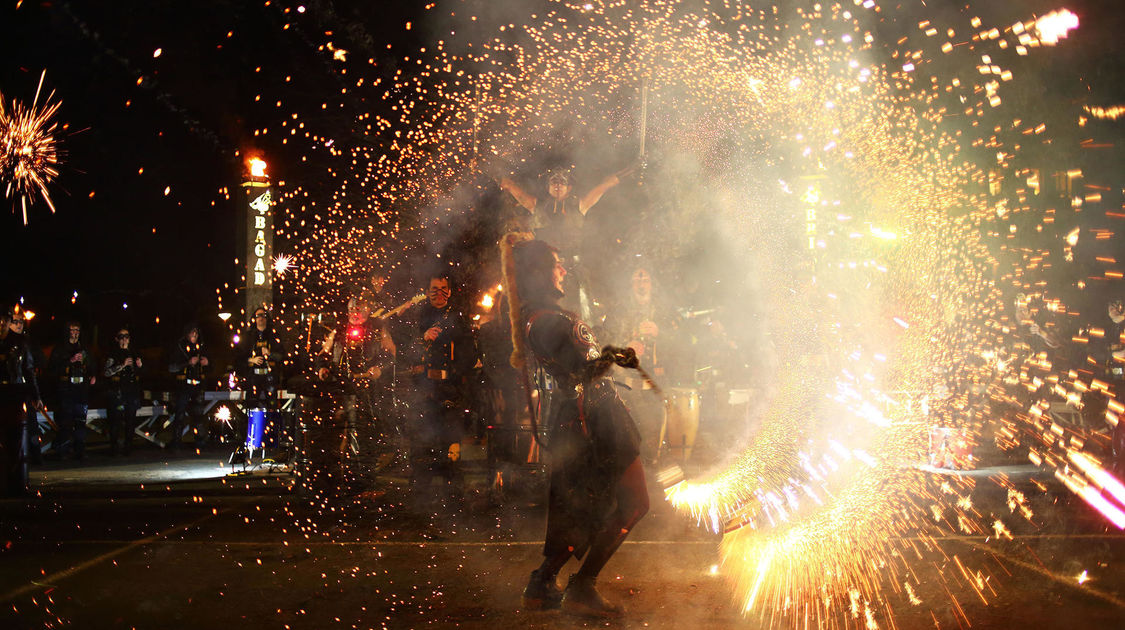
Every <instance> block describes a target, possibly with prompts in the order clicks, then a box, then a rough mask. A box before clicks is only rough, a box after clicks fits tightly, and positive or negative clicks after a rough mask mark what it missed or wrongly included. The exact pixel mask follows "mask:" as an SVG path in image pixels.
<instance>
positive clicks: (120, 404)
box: [102, 326, 144, 455]
mask: <svg viewBox="0 0 1125 630" xmlns="http://www.w3.org/2000/svg"><path fill="white" fill-rule="evenodd" d="M114 340H115V341H116V342H117V347H116V348H114V349H112V350H110V351H109V355H108V356H107V357H106V360H105V370H104V371H103V374H102V375H103V376H104V377H105V378H106V379H107V380H108V381H109V391H108V394H109V408H108V409H107V410H106V416H107V421H108V423H109V452H110V455H117V454H118V453H121V454H124V455H128V454H129V451H130V450H131V448H132V444H133V430H134V429H135V428H136V422H137V409H139V408H140V406H141V386H140V379H139V376H140V372H141V368H142V367H143V365H144V360H143V359H142V358H141V355H140V353H139V352H137V351H136V350H134V349H133V348H132V347H131V342H132V337H131V335H130V334H129V328H128V327H126V326H122V327H121V328H119V329H118V330H117V335H116V336H115V337H114ZM122 442H123V443H122Z"/></svg>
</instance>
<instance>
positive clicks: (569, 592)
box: [562, 573, 625, 619]
mask: <svg viewBox="0 0 1125 630" xmlns="http://www.w3.org/2000/svg"><path fill="white" fill-rule="evenodd" d="M594 580H595V578H592V577H586V576H584V575H579V574H578V573H575V574H574V575H572V576H570V581H569V582H567V585H566V592H565V593H563V599H562V609H563V612H566V613H570V614H572V615H581V616H583V617H600V618H602V619H617V618H619V617H621V616H623V615H624V614H625V611H624V610H623V609H622V608H621V607H620V606H616V605H614V604H611V603H609V602H607V601H606V600H605V598H603V597H602V596H601V593H598V589H596V588H594Z"/></svg>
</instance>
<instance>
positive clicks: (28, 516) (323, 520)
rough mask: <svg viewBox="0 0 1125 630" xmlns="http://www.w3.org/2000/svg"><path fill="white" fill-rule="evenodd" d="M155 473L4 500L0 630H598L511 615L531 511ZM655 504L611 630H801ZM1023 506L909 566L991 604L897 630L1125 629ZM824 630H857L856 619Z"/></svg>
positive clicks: (926, 591)
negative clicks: (980, 567)
mask: <svg viewBox="0 0 1125 630" xmlns="http://www.w3.org/2000/svg"><path fill="white" fill-rule="evenodd" d="M164 459H165V457H164V454H162V453H159V452H157V451H155V450H151V449H150V450H147V451H142V452H141V453H140V454H139V455H137V456H136V458H135V461H132V462H130V463H128V464H122V463H121V460H115V459H110V458H107V457H100V456H98V455H97V454H96V453H95V454H92V455H91V457H90V458H89V459H88V460H87V461H86V462H84V463H83V464H81V465H80V466H76V465H73V464H71V463H54V464H51V465H50V466H48V467H47V468H44V469H40V470H39V471H37V472H36V475H35V483H36V487H37V489H38V492H39V496H37V497H35V498H33V499H30V500H3V501H0V548H2V550H0V606H2V608H0V628H41V627H72V628H143V629H149V628H153V629H176V628H185V629H186V628H192V629H196V628H203V627H217V628H225V627H239V628H279V629H281V628H314V629H321V628H371V627H375V628H377V627H392V628H444V627H466V628H488V629H489V630H495V629H496V628H501V627H503V628H548V627H550V628H554V627H561V628H569V627H586V626H594V625H607V624H598V623H596V622H592V621H586V620H580V619H573V618H570V617H567V616H564V615H561V614H559V613H557V612H534V613H531V612H526V611H523V610H521V609H520V601H519V594H520V591H521V589H522V587H523V583H524V580H525V579H526V575H527V572H528V571H529V570H530V569H532V568H534V566H535V565H536V563H537V561H538V558H539V543H540V536H541V532H542V527H543V516H544V515H543V512H542V509H541V508H539V507H536V506H534V505H529V504H528V502H527V501H518V500H514V501H512V502H510V503H507V504H505V505H503V506H501V507H492V506H490V505H489V503H488V501H486V500H485V497H484V496H483V495H480V494H474V493H470V495H469V496H468V498H467V500H466V501H465V503H464V505H463V506H462V508H461V509H460V510H457V511H439V513H438V514H429V515H424V514H421V515H420V514H416V513H414V511H412V510H409V509H406V508H405V507H404V506H403V505H402V502H403V499H404V494H405V493H404V491H403V487H402V484H401V482H402V480H401V479H400V478H396V477H394V476H387V477H383V478H380V480H379V484H378V486H377V488H376V491H374V492H369V493H367V494H365V495H363V496H361V497H360V498H359V499H357V500H355V501H354V502H353V503H351V504H349V506H348V507H343V506H337V507H335V508H334V509H326V508H320V509H316V510H314V509H311V508H307V507H305V506H306V502H305V501H304V500H302V499H301V497H299V496H297V494H295V493H294V492H293V491H292V489H291V478H290V477H288V476H287V475H276V474H275V475H263V474H252V475H245V476H230V477H223V476H220V475H223V474H224V473H226V472H228V471H229V468H227V467H225V465H224V461H223V457H222V456H221V455H210V456H207V455H203V456H201V455H195V454H190V453H184V454H176V455H174V456H173V457H172V459H171V460H170V461H164ZM1005 472H1007V473H1009V474H1015V475H1016V477H1017V478H1019V479H1022V480H1023V482H1024V483H1026V480H1027V478H1028V477H1029V476H1030V475H1029V474H1028V471H1027V470H1023V471H1022V472H1021V470H1020V469H1011V468H1009V469H1005ZM979 474H980V473H978V475H979ZM978 487H979V488H980V489H979V490H978V495H979V496H977V497H975V498H974V502H975V503H976V504H977V505H978V506H987V505H988V504H989V502H993V503H996V504H999V503H1002V502H1003V500H1004V494H1003V492H1001V491H999V490H998V489H995V485H994V484H991V483H988V482H986V481H984V480H983V479H982V480H980V482H979V483H978ZM658 499H659V497H656V496H654V503H653V505H654V509H653V511H652V512H651V513H650V515H649V516H647V517H646V518H645V520H644V521H643V522H642V523H641V525H640V526H639V527H638V528H637V530H636V531H635V533H634V535H633V536H632V538H631V539H630V541H629V542H627V543H626V544H625V546H624V547H623V548H622V549H621V551H620V552H619V554H618V555H617V556H616V557H615V558H614V560H613V561H612V562H611V564H610V565H609V567H608V568H607V570H606V572H605V574H604V577H603V579H602V584H603V587H602V588H603V590H604V591H605V593H606V594H607V595H608V596H609V597H611V598H612V599H617V600H620V601H622V602H623V603H624V604H625V605H626V606H627V608H628V610H629V615H628V617H627V618H626V619H625V620H624V621H620V622H615V623H612V624H608V625H612V626H620V627H627V628H643V627H653V628H696V627H700V628H757V627H769V626H770V624H771V621H772V624H773V625H774V626H776V627H782V628H785V627H795V626H796V627H806V626H805V623H804V621H803V620H797V622H795V620H794V619H793V618H792V617H774V618H772V620H771V618H768V617H767V618H765V619H763V618H761V617H758V616H752V617H749V618H744V617H742V616H741V615H740V614H739V612H738V610H737V608H736V607H735V606H734V604H733V603H732V600H731V598H730V587H729V586H728V584H727V583H726V582H725V581H724V579H723V578H722V577H721V576H718V575H715V574H714V573H713V567H715V565H716V563H717V562H718V544H719V538H718V536H714V535H711V534H708V533H706V532H703V531H701V530H699V529H697V528H696V527H695V526H694V525H693V524H692V523H690V522H687V520H685V519H684V518H683V517H681V516H679V515H677V514H675V513H673V512H672V511H671V510H670V509H669V508H668V507H667V506H666V505H663V504H661V503H660V502H659V501H658ZM1036 501H1037V503H1038V504H1037V505H1036V508H1035V509H1036V515H1037V522H1038V523H1039V528H1038V530H1036V529H1035V528H1032V527H1028V528H1027V531H1015V532H1013V533H1014V534H1015V540H1012V541H1007V540H1005V541H1002V542H997V541H996V540H995V539H988V540H987V541H986V539H985V538H984V537H981V536H975V537H967V536H966V537H950V538H945V539H941V540H940V541H938V547H939V549H938V550H937V551H936V552H934V553H931V554H928V555H927V557H925V558H924V559H923V560H922V562H923V563H930V562H933V563H938V564H942V563H944V564H945V565H949V566H950V567H952V562H954V561H953V560H952V558H953V557H954V556H958V557H960V558H968V557H973V558H980V559H982V561H983V562H986V563H987V564H988V566H989V567H990V568H991V572H992V574H993V575H995V576H997V577H998V579H997V580H996V581H995V582H993V583H991V584H990V585H989V590H995V591H996V595H995V596H991V595H990V596H989V601H988V604H987V605H986V604H985V603H983V602H982V601H981V600H980V599H977V598H976V597H975V595H973V592H972V590H970V589H965V590H964V591H963V592H960V593H955V595H956V596H957V604H954V603H953V602H952V600H951V598H950V597H949V594H948V593H945V592H944V586H942V585H940V584H938V583H923V584H922V586H921V588H920V589H919V592H918V593H917V595H918V597H919V598H921V599H922V600H923V602H926V603H927V604H928V603H929V602H944V603H942V604H939V605H937V606H936V607H935V610H933V611H932V612H931V610H930V606H928V605H924V606H919V607H912V606H910V605H909V603H907V602H905V601H903V602H893V605H894V607H895V610H896V617H895V625H896V626H897V627H899V628H934V627H940V628H968V627H972V628H974V629H979V628H1009V627H1019V626H1023V627H1026V628H1072V627H1082V628H1091V629H1092V628H1122V627H1125V572H1122V571H1121V567H1122V566H1125V564H1123V563H1125V536H1123V535H1122V533H1121V532H1119V531H1117V530H1113V531H1110V529H1107V527H1106V526H1105V524H1104V522H1102V521H1100V520H1099V519H1097V518H1096V517H1095V515H1093V514H1091V513H1090V511H1089V510H1087V509H1085V508H1084V507H1083V505H1082V504H1081V503H1079V502H1077V501H1076V500H1074V499H1073V498H1071V496H1070V495H1069V494H1068V493H1067V492H1066V491H1064V490H1058V491H1056V490H1055V489H1054V488H1053V487H1050V486H1049V487H1048V492H1047V493H1046V494H1043V493H1038V498H1037V499H1036ZM980 509H987V508H986V507H981V508H980ZM314 524H315V526H314ZM570 570H572V569H570V568H568V569H564V574H566V573H568V572H569V571H570ZM950 570H951V571H952V570H953V569H952V568H951V569H950ZM1082 571H1087V576H1088V578H1089V581H1085V582H1084V583H1082V584H1080V583H1079V580H1078V576H1079V575H1080V574H1081V573H1082ZM956 581H957V580H954V582H956ZM958 606H959V607H960V609H962V610H963V611H964V616H963V615H962V614H961V612H960V611H959V610H957V608H958ZM965 616H967V618H968V619H969V620H971V626H970V625H969V623H967V622H966V621H965ZM830 625H831V626H833V627H862V618H861V619H859V620H853V619H850V618H848V617H845V618H843V619H840V620H836V622H835V623H833V624H830ZM889 625H890V624H888V623H887V622H886V621H884V622H883V623H882V624H881V627H889ZM808 627H816V623H815V621H813V622H810V624H809V625H808Z"/></svg>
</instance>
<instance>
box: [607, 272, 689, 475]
mask: <svg viewBox="0 0 1125 630" xmlns="http://www.w3.org/2000/svg"><path fill="white" fill-rule="evenodd" d="M673 326H674V319H673V317H671V316H670V315H668V314H667V309H663V308H660V307H659V306H658V305H657V303H656V301H655V300H654V299H653V294H652V276H651V275H650V274H649V271H648V269H646V268H645V267H637V268H636V269H635V270H634V271H633V273H632V275H631V276H630V283H629V297H628V298H626V299H625V300H624V302H623V303H622V304H621V305H620V308H618V309H617V310H615V311H613V312H610V313H608V314H607V315H606V318H605V330H606V332H607V333H608V334H609V335H610V338H611V339H624V340H628V341H627V343H626V347H629V348H632V349H633V351H634V352H635V353H636V355H637V358H638V359H639V360H640V362H641V367H643V368H644V369H645V371H646V372H648V373H649V374H652V375H653V376H654V377H655V379H656V380H657V381H660V380H661V378H662V377H663V376H664V373H665V363H666V359H665V355H666V354H668V353H669V352H670V351H671V347H670V343H671V339H670V337H671V335H672V334H673ZM617 378H618V379H619V380H620V381H621V382H622V383H623V384H624V385H625V386H626V387H625V388H624V389H623V390H622V391H621V398H622V400H624V401H625V404H626V406H628V407H629V411H630V412H631V414H632V416H633V418H634V419H635V420H636V421H637V426H638V427H639V428H640V431H641V452H642V454H643V455H644V458H645V461H647V462H654V461H655V460H656V457H657V453H658V451H659V449H660V443H659V442H660V434H661V429H662V428H663V426H664V422H665V409H664V403H663V401H662V400H661V399H660V397H659V396H656V395H655V394H654V393H653V392H652V389H651V387H650V386H649V384H648V383H646V382H645V381H644V380H643V379H641V378H639V377H636V376H632V373H623V374H621V375H619V376H618V377H617Z"/></svg>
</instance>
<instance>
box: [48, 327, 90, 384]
mask: <svg viewBox="0 0 1125 630" xmlns="http://www.w3.org/2000/svg"><path fill="white" fill-rule="evenodd" d="M74 355H81V359H79V360H78V361H73V362H72V361H71V358H73V357H74ZM47 374H48V378H50V379H51V380H52V381H54V383H55V385H56V387H58V390H59V392H64V391H65V392H67V393H68V394H77V395H79V396H85V395H87V394H88V393H89V391H90V381H91V380H92V379H93V377H94V357H93V356H92V355H91V354H90V352H89V351H88V350H87V349H86V346H85V345H84V344H83V343H82V341H81V340H79V341H78V343H70V341H64V342H63V343H60V344H59V345H57V346H55V348H54V349H53V350H51V358H50V359H49V360H48V361H47Z"/></svg>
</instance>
